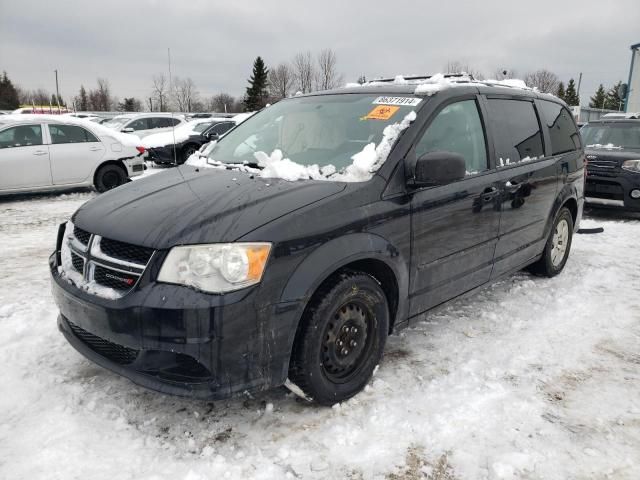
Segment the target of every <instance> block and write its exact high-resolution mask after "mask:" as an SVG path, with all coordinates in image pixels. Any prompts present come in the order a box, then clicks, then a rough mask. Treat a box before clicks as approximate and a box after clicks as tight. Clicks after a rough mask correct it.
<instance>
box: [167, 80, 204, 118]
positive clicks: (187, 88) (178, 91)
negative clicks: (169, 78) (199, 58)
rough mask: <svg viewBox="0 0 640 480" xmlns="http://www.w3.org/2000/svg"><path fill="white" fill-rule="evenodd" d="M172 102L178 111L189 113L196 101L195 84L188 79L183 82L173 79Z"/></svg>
mask: <svg viewBox="0 0 640 480" xmlns="http://www.w3.org/2000/svg"><path fill="white" fill-rule="evenodd" d="M171 96H172V98H173V101H174V102H175V104H176V107H177V109H178V111H180V112H191V111H192V109H193V106H194V103H195V102H197V100H198V96H199V94H198V90H197V88H196V84H195V83H194V82H193V80H192V79H191V78H189V77H187V78H185V79H184V80H183V79H181V78H179V77H175V78H174V80H173V91H172V92H171Z"/></svg>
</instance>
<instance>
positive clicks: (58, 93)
mask: <svg viewBox="0 0 640 480" xmlns="http://www.w3.org/2000/svg"><path fill="white" fill-rule="evenodd" d="M54 72H55V73H56V98H60V91H59V90H58V70H54Z"/></svg>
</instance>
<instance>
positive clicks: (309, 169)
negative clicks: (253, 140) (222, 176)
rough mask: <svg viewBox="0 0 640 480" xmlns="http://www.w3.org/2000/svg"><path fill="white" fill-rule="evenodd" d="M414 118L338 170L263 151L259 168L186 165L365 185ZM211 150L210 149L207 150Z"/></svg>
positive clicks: (199, 158)
mask: <svg viewBox="0 0 640 480" xmlns="http://www.w3.org/2000/svg"><path fill="white" fill-rule="evenodd" d="M415 119H416V113H415V111H413V110H411V111H410V112H409V113H407V114H406V115H405V116H404V118H403V119H402V120H401V121H400V122H397V123H394V124H391V125H387V126H386V127H385V128H384V130H383V132H382V140H381V141H380V143H378V145H376V144H375V143H374V142H371V143H368V144H366V145H365V146H364V147H363V148H362V150H360V151H359V152H357V153H355V154H354V155H352V156H351V160H352V162H351V163H350V164H349V165H347V166H346V167H345V168H343V169H341V170H340V171H338V169H337V168H336V167H335V165H333V164H327V165H323V166H319V165H318V164H312V165H301V164H299V163H296V162H294V161H292V160H291V159H289V158H285V157H284V154H283V152H282V150H280V149H275V150H273V151H272V152H271V154H267V153H265V152H263V151H257V152H254V154H253V156H254V158H255V160H256V164H257V166H258V168H253V167H252V166H250V165H247V164H246V163H248V162H245V164H230V163H222V162H217V161H215V160H209V161H208V162H207V161H206V157H205V156H204V155H203V154H200V155H198V154H194V155H192V156H191V157H190V158H189V159H188V160H187V162H186V163H187V165H192V166H197V167H212V168H224V169H237V170H240V171H244V172H248V173H252V174H256V175H258V176H260V177H262V178H281V179H283V180H288V181H290V182H293V181H296V180H310V179H311V180H331V181H339V182H364V181H367V180H369V179H371V177H373V175H374V174H375V172H376V171H377V170H378V169H379V168H380V167H381V166H382V164H383V163H384V162H385V160H386V159H387V157H388V156H389V153H391V149H392V148H393V145H394V144H395V142H396V140H397V139H398V138H399V137H400V134H401V133H402V132H403V131H404V130H406V129H407V128H408V127H409V125H410V124H411V122H413V121H414V120H415ZM209 148H212V147H209Z"/></svg>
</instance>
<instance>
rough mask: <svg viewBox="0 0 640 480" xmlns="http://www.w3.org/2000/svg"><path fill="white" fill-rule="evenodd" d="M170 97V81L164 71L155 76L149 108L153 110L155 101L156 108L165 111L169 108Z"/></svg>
mask: <svg viewBox="0 0 640 480" xmlns="http://www.w3.org/2000/svg"><path fill="white" fill-rule="evenodd" d="M168 97H169V83H168V82H167V77H165V76H164V73H161V74H159V75H154V76H153V87H152V88H151V99H152V101H151V102H149V109H150V110H153V108H152V107H153V106H154V105H153V104H154V103H155V107H156V110H157V111H159V112H163V111H164V110H165V109H166V108H167V98H168Z"/></svg>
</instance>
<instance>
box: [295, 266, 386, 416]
mask: <svg viewBox="0 0 640 480" xmlns="http://www.w3.org/2000/svg"><path fill="white" fill-rule="evenodd" d="M388 332H389V307H388V303H387V297H386V295H385V294H384V292H383V291H382V288H381V287H380V284H379V283H378V282H377V281H376V280H375V279H374V278H373V277H371V276H370V275H367V274H365V273H360V272H343V273H340V274H338V275H336V276H334V277H332V278H330V279H329V280H328V281H327V282H325V283H324V284H323V286H322V287H320V289H319V290H318V291H317V292H316V293H315V294H314V296H313V298H312V300H311V303H310V305H309V308H308V309H307V310H306V312H305V314H304V315H303V318H302V319H301V325H300V328H299V331H298V333H297V334H296V340H295V343H294V347H293V352H292V355H291V362H290V366H289V379H290V380H291V381H292V382H293V383H295V384H296V385H297V386H298V387H300V388H301V389H302V390H303V391H304V393H305V394H306V395H307V396H308V397H310V398H312V399H313V400H315V401H316V402H317V403H319V404H321V405H333V404H335V403H338V402H342V401H344V400H347V399H348V398H351V397H352V396H354V395H355V394H357V393H358V392H360V391H361V390H362V389H363V388H364V387H365V385H366V384H367V382H368V381H369V379H370V378H371V376H372V375H373V370H374V369H375V367H376V365H378V363H379V362H380V359H381V358H382V352H383V350H384V345H385V342H386V339H387V334H388Z"/></svg>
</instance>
